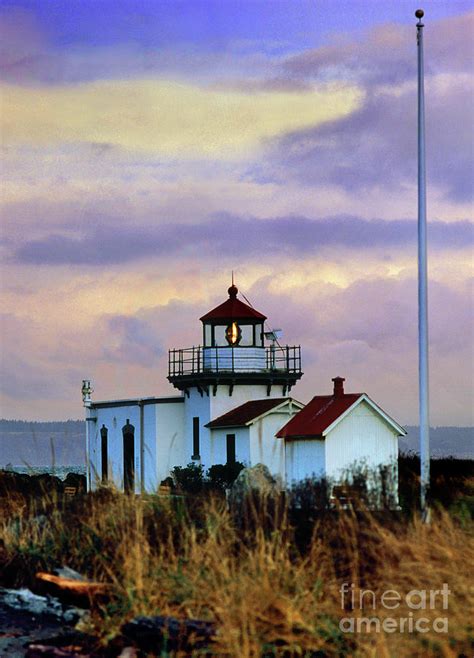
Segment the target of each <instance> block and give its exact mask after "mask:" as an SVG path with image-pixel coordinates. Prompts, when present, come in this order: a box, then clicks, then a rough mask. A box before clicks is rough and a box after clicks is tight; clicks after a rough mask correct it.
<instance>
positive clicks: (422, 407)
mask: <svg viewBox="0 0 474 658" xmlns="http://www.w3.org/2000/svg"><path fill="white" fill-rule="evenodd" d="M415 16H416V18H418V23H417V24H416V34H417V45H418V368H419V416H420V421H419V422H420V504H421V511H422V514H423V516H424V518H425V520H428V516H429V511H428V502H427V497H428V492H429V484H430V424H429V388H428V274H427V248H426V170H425V91H424V62H423V27H424V25H423V23H422V18H423V16H424V12H423V10H422V9H417V11H416V12H415Z"/></svg>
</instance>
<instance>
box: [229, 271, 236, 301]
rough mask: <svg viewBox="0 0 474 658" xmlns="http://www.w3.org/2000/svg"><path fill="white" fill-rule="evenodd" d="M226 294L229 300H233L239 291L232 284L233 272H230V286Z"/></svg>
mask: <svg viewBox="0 0 474 658" xmlns="http://www.w3.org/2000/svg"><path fill="white" fill-rule="evenodd" d="M227 292H228V293H229V297H230V298H231V299H235V297H237V293H238V292H239V289H238V288H237V286H236V285H235V283H234V270H232V285H231V286H230V288H229V290H228V291H227Z"/></svg>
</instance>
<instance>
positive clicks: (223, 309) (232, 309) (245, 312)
mask: <svg viewBox="0 0 474 658" xmlns="http://www.w3.org/2000/svg"><path fill="white" fill-rule="evenodd" d="M228 292H229V299H228V300H227V301H225V302H224V303H223V304H219V306H216V308H213V309H212V311H209V313H206V315H203V316H202V318H200V320H201V322H213V323H217V322H219V321H220V320H222V321H223V322H224V321H226V322H228V321H231V322H233V321H239V320H254V321H257V320H260V321H263V320H266V319H267V316H266V315H263V314H262V313H259V312H258V311H256V310H255V309H254V308H252V307H251V306H249V305H248V304H244V302H241V301H240V299H237V293H238V292H239V291H238V289H237V286H235V285H234V284H232V285H231V287H230V288H229V290H228Z"/></svg>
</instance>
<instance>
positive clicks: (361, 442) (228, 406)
mask: <svg viewBox="0 0 474 658" xmlns="http://www.w3.org/2000/svg"><path fill="white" fill-rule="evenodd" d="M227 292H228V298H227V299H226V300H225V301H223V302H222V303H221V304H219V305H218V306H216V307H215V308H213V309H212V310H211V311H209V312H207V313H205V314H204V315H203V316H202V317H201V318H200V321H201V340H200V341H198V342H199V343H200V344H198V345H194V346H193V347H172V348H171V349H170V350H169V358H168V381H169V382H170V384H171V385H172V386H174V387H175V388H176V389H177V394H176V395H170V396H166V397H143V398H138V399H129V398H127V399H122V400H106V401H99V402H96V401H94V400H92V398H91V395H92V387H91V382H90V380H84V381H83V387H82V396H83V404H84V407H85V411H86V420H87V464H88V486H89V488H91V489H95V488H96V487H98V486H101V485H109V484H113V485H114V486H115V487H117V488H118V489H120V490H123V491H125V492H127V493H130V494H132V493H135V494H136V493H141V492H144V491H148V492H153V491H156V490H157V488H158V487H159V485H160V483H161V482H162V481H163V480H164V479H165V478H167V477H168V476H169V475H170V474H172V472H173V469H174V468H175V467H176V466H181V467H183V466H187V465H188V464H190V463H193V464H198V465H200V466H202V468H203V470H204V472H205V471H206V470H207V469H209V468H210V467H212V466H214V465H216V464H233V463H235V462H240V463H241V464H243V465H244V466H250V467H251V466H255V465H256V464H264V465H265V466H266V467H267V468H268V470H269V471H270V473H271V474H272V475H273V476H277V478H278V481H279V482H281V483H282V485H285V486H287V487H291V486H292V485H293V484H294V483H295V482H296V483H297V482H301V481H304V480H305V479H307V478H321V477H323V478H326V480H328V481H332V482H337V481H338V480H339V479H341V478H343V477H345V476H344V473H346V472H347V471H349V470H350V469H351V468H353V466H354V464H358V463H363V464H366V465H367V467H368V468H369V469H370V470H371V472H373V474H374V477H373V478H372V480H373V483H374V484H373V489H374V490H376V489H380V486H379V484H378V480H377V477H378V476H377V473H379V472H380V469H381V467H383V469H384V471H387V472H388V471H389V472H390V473H391V474H392V475H393V477H392V480H391V485H390V487H391V488H390V491H391V492H392V493H391V495H392V498H393V500H394V501H395V504H396V500H397V475H396V473H397V470H396V464H397V457H398V437H399V436H403V435H404V434H405V430H404V429H403V428H402V427H401V426H400V425H398V423H397V422H396V421H394V420H393V419H392V418H391V417H390V416H389V415H388V414H387V413H386V412H385V411H384V410H383V409H382V408H381V407H379V406H378V405H377V404H376V403H375V402H374V401H373V400H372V399H371V398H369V396H368V395H367V394H366V393H352V392H345V390H344V381H345V380H344V378H343V377H339V376H337V377H334V378H333V384H334V387H333V392H332V393H330V394H327V393H326V394H323V395H316V396H314V397H313V399H312V400H311V402H309V404H308V405H307V406H305V405H304V404H302V403H301V402H299V401H298V400H295V399H294V398H292V397H290V395H289V393H290V390H291V388H292V386H293V385H294V384H295V383H296V382H297V381H298V380H299V379H300V378H301V377H302V375H303V372H302V370H301V349H300V346H299V345H296V346H295V345H294V346H289V345H281V344H280V342H279V340H278V331H279V330H276V329H274V330H268V329H266V327H265V323H266V320H267V318H266V316H265V315H264V314H263V313H261V312H260V311H257V310H256V309H255V308H253V306H251V305H250V304H249V303H248V300H246V301H247V303H246V302H244V301H242V299H240V298H239V291H238V289H237V286H236V285H235V284H234V282H232V285H231V286H230V288H229V289H228V291H227ZM199 333H200V332H199V325H198V322H197V320H196V335H199ZM372 480H371V481H372ZM371 486H372V485H371Z"/></svg>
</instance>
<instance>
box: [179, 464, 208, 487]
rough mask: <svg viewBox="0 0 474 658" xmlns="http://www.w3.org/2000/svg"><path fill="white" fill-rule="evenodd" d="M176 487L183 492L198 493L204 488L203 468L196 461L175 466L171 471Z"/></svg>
mask: <svg viewBox="0 0 474 658" xmlns="http://www.w3.org/2000/svg"><path fill="white" fill-rule="evenodd" d="M171 473H172V475H173V478H174V480H175V482H176V485H177V487H178V489H181V491H183V492H185V493H200V492H201V491H202V490H203V488H204V468H203V467H202V466H201V464H196V462H189V464H188V465H187V466H175V467H174V468H173V470H172V471H171Z"/></svg>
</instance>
